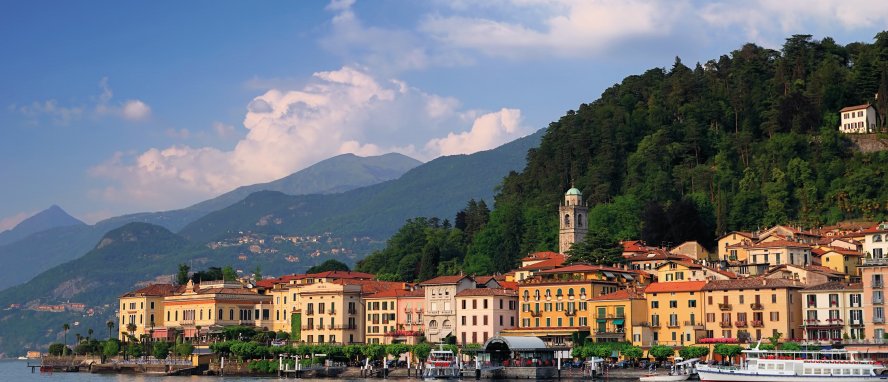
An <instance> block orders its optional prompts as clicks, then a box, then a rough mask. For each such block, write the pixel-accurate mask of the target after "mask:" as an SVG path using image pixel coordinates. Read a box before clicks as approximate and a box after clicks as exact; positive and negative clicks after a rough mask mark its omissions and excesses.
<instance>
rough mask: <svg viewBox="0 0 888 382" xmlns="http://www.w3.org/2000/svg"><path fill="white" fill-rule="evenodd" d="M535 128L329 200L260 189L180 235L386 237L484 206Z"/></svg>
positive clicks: (534, 141) (517, 164) (519, 159)
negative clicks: (409, 225) (419, 219)
mask: <svg viewBox="0 0 888 382" xmlns="http://www.w3.org/2000/svg"><path fill="white" fill-rule="evenodd" d="M542 134H543V131H542V130H541V131H539V132H537V133H534V134H532V135H529V136H527V137H524V138H520V139H517V140H515V141H512V142H510V143H507V144H504V145H502V146H500V147H498V148H495V149H492V150H487V151H482V152H477V153H474V154H470V155H454V156H446V157H440V158H437V159H435V160H432V161H430V162H428V163H425V164H422V165H420V166H418V167H416V168H414V169H412V170H410V171H408V172H407V173H405V174H404V175H403V176H401V177H400V178H398V179H395V180H390V181H387V182H383V183H379V184H375V185H372V186H367V187H362V188H359V189H355V190H351V191H348V192H343V193H339V194H329V195H300V196H290V195H285V194H283V193H280V192H273V191H261V192H256V193H253V194H251V195H250V196H248V197H247V198H246V199H244V200H242V201H240V202H238V203H235V204H233V205H231V206H229V207H227V208H224V209H221V210H219V211H215V212H212V213H210V214H207V215H206V216H204V217H202V218H200V219H198V220H196V221H195V222H193V223H191V224H189V225H188V226H186V227H185V228H184V229H182V230H181V231H179V234H180V235H182V236H184V237H186V238H188V239H189V240H192V241H194V242H196V243H206V242H209V241H212V240H217V239H220V238H223V237H226V236H227V235H230V234H232V233H235V232H258V233H265V234H287V233H296V232H298V233H300V234H317V233H323V232H335V233H337V234H339V235H353V236H370V237H375V238H380V239H385V238H387V237H388V236H389V235H391V234H392V233H394V232H395V231H396V230H397V229H398V227H400V225H401V224H403V222H404V221H405V220H406V219H408V218H411V217H415V216H435V217H440V218H441V219H442V220H443V219H445V218H451V217H452V216H453V215H454V214H455V213H456V212H457V211H458V210H459V209H461V208H463V207H464V206H465V204H466V202H467V201H468V200H469V199H473V198H474V199H476V200H478V199H484V200H488V201H491V200H492V199H493V195H494V192H495V189H496V187H497V186H498V185H499V183H500V179H502V177H503V176H505V175H507V174H509V173H510V172H512V171H517V170H520V169H521V168H523V167H524V163H525V156H526V155H527V152H528V150H529V149H531V148H533V147H536V146H537V145H538V144H539V141H540V139H541V137H542Z"/></svg>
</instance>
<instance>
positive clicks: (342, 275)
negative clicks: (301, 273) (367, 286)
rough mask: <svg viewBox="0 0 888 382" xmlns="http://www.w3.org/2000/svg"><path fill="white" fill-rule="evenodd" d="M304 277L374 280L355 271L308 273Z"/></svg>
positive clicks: (370, 276) (368, 275)
mask: <svg viewBox="0 0 888 382" xmlns="http://www.w3.org/2000/svg"><path fill="white" fill-rule="evenodd" d="M305 276H307V277H314V278H328V279H334V278H335V279H367V280H370V279H373V278H376V276H375V275H372V274H370V273H364V272H355V271H326V272H319V273H308V274H306V275H305Z"/></svg>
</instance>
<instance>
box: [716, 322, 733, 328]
mask: <svg viewBox="0 0 888 382" xmlns="http://www.w3.org/2000/svg"><path fill="white" fill-rule="evenodd" d="M718 325H719V326H721V327H723V328H730V327H731V321H722V322H719V323H718Z"/></svg>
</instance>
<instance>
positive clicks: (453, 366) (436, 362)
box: [422, 349, 460, 380]
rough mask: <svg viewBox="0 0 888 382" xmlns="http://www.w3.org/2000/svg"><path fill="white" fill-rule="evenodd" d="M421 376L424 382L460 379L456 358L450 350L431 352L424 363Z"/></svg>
mask: <svg viewBox="0 0 888 382" xmlns="http://www.w3.org/2000/svg"><path fill="white" fill-rule="evenodd" d="M422 376H423V378H424V379H426V380H432V379H457V378H459V377H460V373H459V365H458V364H457V362H456V356H455V355H454V354H453V352H452V351H450V350H443V349H439V350H432V352H431V353H429V357H428V358H426V361H425V369H424V370H423V373H422Z"/></svg>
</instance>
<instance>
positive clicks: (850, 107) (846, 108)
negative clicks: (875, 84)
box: [839, 103, 871, 113]
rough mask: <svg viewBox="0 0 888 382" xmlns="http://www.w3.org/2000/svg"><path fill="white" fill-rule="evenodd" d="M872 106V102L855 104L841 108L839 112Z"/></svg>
mask: <svg viewBox="0 0 888 382" xmlns="http://www.w3.org/2000/svg"><path fill="white" fill-rule="evenodd" d="M870 106H871V105H870V104H868V103H865V104H863V105H854V106H848V107H843V108H842V109H841V110H839V113H844V112H846V111H855V110H863V109H866V108H869V107H870Z"/></svg>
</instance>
